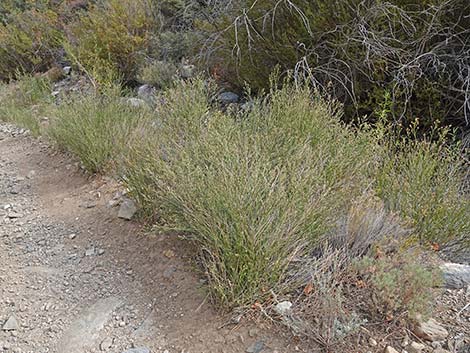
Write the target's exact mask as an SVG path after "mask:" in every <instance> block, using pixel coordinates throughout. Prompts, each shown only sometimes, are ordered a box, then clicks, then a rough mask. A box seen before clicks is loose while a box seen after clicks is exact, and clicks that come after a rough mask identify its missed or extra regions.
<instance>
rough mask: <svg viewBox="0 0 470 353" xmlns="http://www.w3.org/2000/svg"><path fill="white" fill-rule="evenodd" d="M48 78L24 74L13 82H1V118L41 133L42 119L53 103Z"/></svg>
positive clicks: (36, 133) (33, 132)
mask: <svg viewBox="0 0 470 353" xmlns="http://www.w3.org/2000/svg"><path fill="white" fill-rule="evenodd" d="M50 92H51V90H50V82H49V81H48V80H47V78H43V77H32V76H23V77H22V78H21V80H19V81H17V82H14V83H12V84H9V85H8V84H5V83H0V120H3V121H6V122H14V123H16V124H18V125H20V126H22V127H24V128H26V129H29V130H30V131H31V132H32V134H33V135H35V136H37V135H39V134H40V133H41V131H40V130H41V125H40V120H41V118H42V117H44V115H46V114H47V111H48V107H49V106H50V105H51V103H52V96H51V94H50Z"/></svg>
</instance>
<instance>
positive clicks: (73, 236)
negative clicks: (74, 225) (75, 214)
mask: <svg viewBox="0 0 470 353" xmlns="http://www.w3.org/2000/svg"><path fill="white" fill-rule="evenodd" d="M76 237H77V234H76V233H72V234H69V239H70V240H74V239H75V238H76Z"/></svg>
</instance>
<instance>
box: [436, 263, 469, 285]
mask: <svg viewBox="0 0 470 353" xmlns="http://www.w3.org/2000/svg"><path fill="white" fill-rule="evenodd" d="M440 269H441V271H442V275H443V278H444V286H445V287H446V288H451V289H461V288H466V287H467V286H469V285H470V266H469V265H461V264H455V263H450V262H449V263H445V264H443V265H441V266H440Z"/></svg>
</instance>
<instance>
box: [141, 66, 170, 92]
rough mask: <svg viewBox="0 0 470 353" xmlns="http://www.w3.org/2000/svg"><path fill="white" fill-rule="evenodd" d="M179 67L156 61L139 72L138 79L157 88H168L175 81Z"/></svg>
mask: <svg viewBox="0 0 470 353" xmlns="http://www.w3.org/2000/svg"><path fill="white" fill-rule="evenodd" d="M176 73H177V67H176V65H174V64H173V63H171V62H164V61H154V62H151V63H148V64H145V65H143V66H142V67H141V69H140V70H139V74H138V76H137V79H138V80H139V82H141V83H146V84H149V85H152V86H154V87H157V88H168V87H169V86H171V85H172V83H173V81H174V80H175V77H176Z"/></svg>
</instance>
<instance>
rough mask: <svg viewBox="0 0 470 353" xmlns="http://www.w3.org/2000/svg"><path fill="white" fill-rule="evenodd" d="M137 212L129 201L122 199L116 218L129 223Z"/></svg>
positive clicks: (133, 204)
mask: <svg viewBox="0 0 470 353" xmlns="http://www.w3.org/2000/svg"><path fill="white" fill-rule="evenodd" d="M136 212H137V206H136V205H135V202H134V201H132V200H131V199H128V198H124V199H123V200H122V203H121V206H120V207H119V212H118V217H119V218H122V219H126V220H128V221H130V220H131V219H132V217H134V215H135V213H136Z"/></svg>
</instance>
